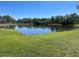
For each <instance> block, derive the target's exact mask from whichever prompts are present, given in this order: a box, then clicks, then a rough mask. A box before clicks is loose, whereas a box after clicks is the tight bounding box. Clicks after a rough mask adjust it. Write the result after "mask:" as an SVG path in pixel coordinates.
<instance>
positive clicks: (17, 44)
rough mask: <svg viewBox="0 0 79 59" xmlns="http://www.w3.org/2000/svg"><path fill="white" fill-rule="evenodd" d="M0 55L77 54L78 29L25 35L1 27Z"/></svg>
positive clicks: (78, 53) (78, 42) (78, 54)
mask: <svg viewBox="0 0 79 59" xmlns="http://www.w3.org/2000/svg"><path fill="white" fill-rule="evenodd" d="M0 56H28V57H29V56H30V57H31V56H36V57H37V56H46V57H47V56H54V57H55V56H79V29H77V30H71V31H65V32H58V33H49V34H41V35H27V36H23V35H21V34H19V33H17V32H16V31H14V30H9V29H8V30H4V29H1V30H0Z"/></svg>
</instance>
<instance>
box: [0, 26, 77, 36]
mask: <svg viewBox="0 0 79 59" xmlns="http://www.w3.org/2000/svg"><path fill="white" fill-rule="evenodd" d="M0 28H4V29H14V30H16V31H18V32H19V33H21V34H23V35H30V34H45V33H51V32H62V31H68V30H72V29H77V28H78V27H73V26H69V27H68V26H66V27H57V26H27V25H4V26H0Z"/></svg>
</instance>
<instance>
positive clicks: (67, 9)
mask: <svg viewBox="0 0 79 59" xmlns="http://www.w3.org/2000/svg"><path fill="white" fill-rule="evenodd" d="M78 4H79V2H77V1H75V2H74V1H70V2H69V1H0V15H1V16H3V15H10V16H12V17H13V18H15V19H19V18H50V17H51V16H57V15H66V14H70V13H77V14H79V11H78V10H77V9H76V5H78Z"/></svg>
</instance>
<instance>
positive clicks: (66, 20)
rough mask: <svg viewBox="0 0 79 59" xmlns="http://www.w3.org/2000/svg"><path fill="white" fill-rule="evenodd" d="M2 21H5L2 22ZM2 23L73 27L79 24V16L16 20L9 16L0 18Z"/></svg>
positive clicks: (74, 14) (72, 14) (68, 15)
mask: <svg viewBox="0 0 79 59" xmlns="http://www.w3.org/2000/svg"><path fill="white" fill-rule="evenodd" d="M1 19H2V20H4V21H2V22H1ZM0 23H24V24H29V25H59V24H60V25H63V26H67V25H73V24H79V16H78V14H76V13H71V14H67V15H65V16H61V15H59V16H52V17H50V18H22V19H18V20H16V19H14V18H12V17H11V16H9V15H6V16H0Z"/></svg>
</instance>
